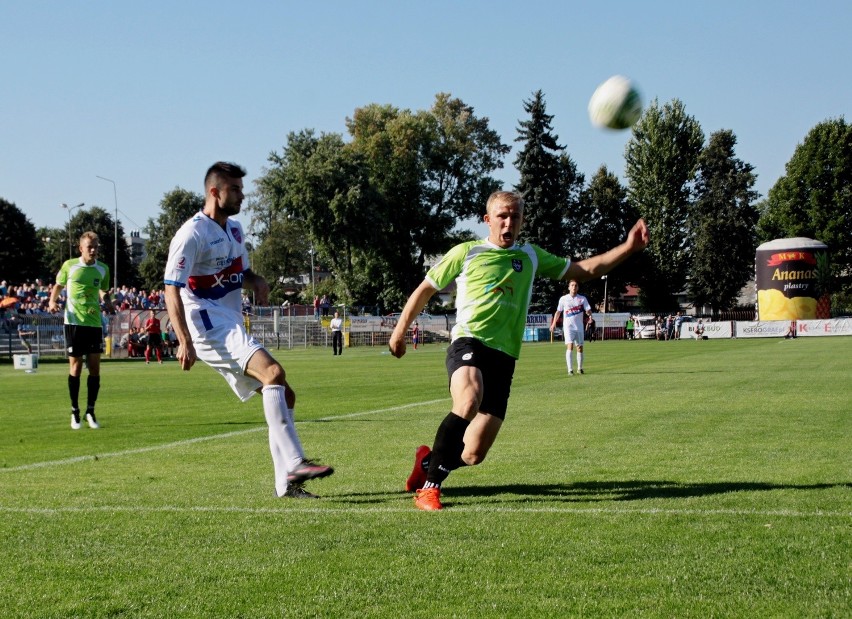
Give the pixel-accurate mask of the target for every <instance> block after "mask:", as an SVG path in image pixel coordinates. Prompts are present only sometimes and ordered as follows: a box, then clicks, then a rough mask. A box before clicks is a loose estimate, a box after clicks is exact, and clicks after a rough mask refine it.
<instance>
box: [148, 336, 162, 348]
mask: <svg viewBox="0 0 852 619" xmlns="http://www.w3.org/2000/svg"><path fill="white" fill-rule="evenodd" d="M145 346H147V347H148V348H162V347H163V336H162V334H160V333H152V334H151V335H149V336H148V343H147V344H145Z"/></svg>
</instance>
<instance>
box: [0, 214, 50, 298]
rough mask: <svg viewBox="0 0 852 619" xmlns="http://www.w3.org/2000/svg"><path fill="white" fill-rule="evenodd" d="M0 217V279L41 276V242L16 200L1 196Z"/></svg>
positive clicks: (17, 280) (16, 281)
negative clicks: (0, 224) (1, 225)
mask: <svg viewBox="0 0 852 619" xmlns="http://www.w3.org/2000/svg"><path fill="white" fill-rule="evenodd" d="M0 221H2V222H3V227H2V232H0V279H4V280H6V281H8V282H10V283H12V284H22V283H24V282H26V281H29V280H34V279H36V278H42V277H44V275H45V268H44V263H43V252H44V250H43V243H44V242H43V241H42V239H41V238H40V237H38V236H37V235H36V229H35V226H34V225H33V224H32V222H31V221H30V220H29V218H28V217H27V216H26V215H25V214H24V212H23V211H21V210H20V209H19V208H18V207H17V206H16V205H15V204H13V203H11V202H7V201H6V200H4V199H3V198H0ZM25 257H26V258H25ZM48 281H50V280H48Z"/></svg>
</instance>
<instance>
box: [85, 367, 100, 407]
mask: <svg viewBox="0 0 852 619" xmlns="http://www.w3.org/2000/svg"><path fill="white" fill-rule="evenodd" d="M86 388H87V389H88V393H87V396H88V397H87V399H88V402H87V404H86V408H95V402H97V401H98V391H100V390H101V377H100V376H92V375H91V374H89V378H88V379H86Z"/></svg>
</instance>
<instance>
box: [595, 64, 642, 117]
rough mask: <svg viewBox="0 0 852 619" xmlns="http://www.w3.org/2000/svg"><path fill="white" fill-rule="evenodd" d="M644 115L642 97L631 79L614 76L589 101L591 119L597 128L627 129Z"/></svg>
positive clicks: (598, 88) (599, 87)
mask: <svg viewBox="0 0 852 619" xmlns="http://www.w3.org/2000/svg"><path fill="white" fill-rule="evenodd" d="M641 115H642V97H640V96H639V91H638V90H636V87H635V86H634V85H633V82H631V81H630V80H629V79H627V78H626V77H624V76H622V75H614V76H612V77H611V78H609V79H608V80H607V81H605V82H604V83H603V84H601V85H600V86H598V87H597V89H596V90H595V92H594V94H593V95H592V98H591V99H589V118H591V120H592V124H593V125H595V126H596V127H607V128H608V129H627V128H628V127H631V126H632V125H633V123H635V122H636V121H637V120H639V117H640V116H641Z"/></svg>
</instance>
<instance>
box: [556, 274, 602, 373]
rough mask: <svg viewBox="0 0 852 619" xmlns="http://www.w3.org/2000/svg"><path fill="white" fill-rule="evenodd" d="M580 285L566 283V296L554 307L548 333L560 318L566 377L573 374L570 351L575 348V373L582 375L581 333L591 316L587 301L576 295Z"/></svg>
mask: <svg viewBox="0 0 852 619" xmlns="http://www.w3.org/2000/svg"><path fill="white" fill-rule="evenodd" d="M579 290H580V284H578V283H577V280H576V279H572V280H571V281H570V282H568V294H566V295H564V296H562V297H560V299H559V304H558V305H557V306H556V313H555V314H553V320H551V321H550V332H551V333H552V332H553V329H554V328H556V325H557V324H559V317H560V316H561V317H562V331H563V333H564V336H565V363H566V364H567V365H568V375H569V376H571V375H573V374H574V366H573V363H572V356H573V355H572V351H573V349H574V346H576V347H577V371H578V372H580V374H582V373H583V333H585V330H586V329H585V324H584V322H585V318H586V316H591V315H592V306H591V305H589V300H588V299H587V298H586V297H584V296H583V295H581V294H578V291H579Z"/></svg>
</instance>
